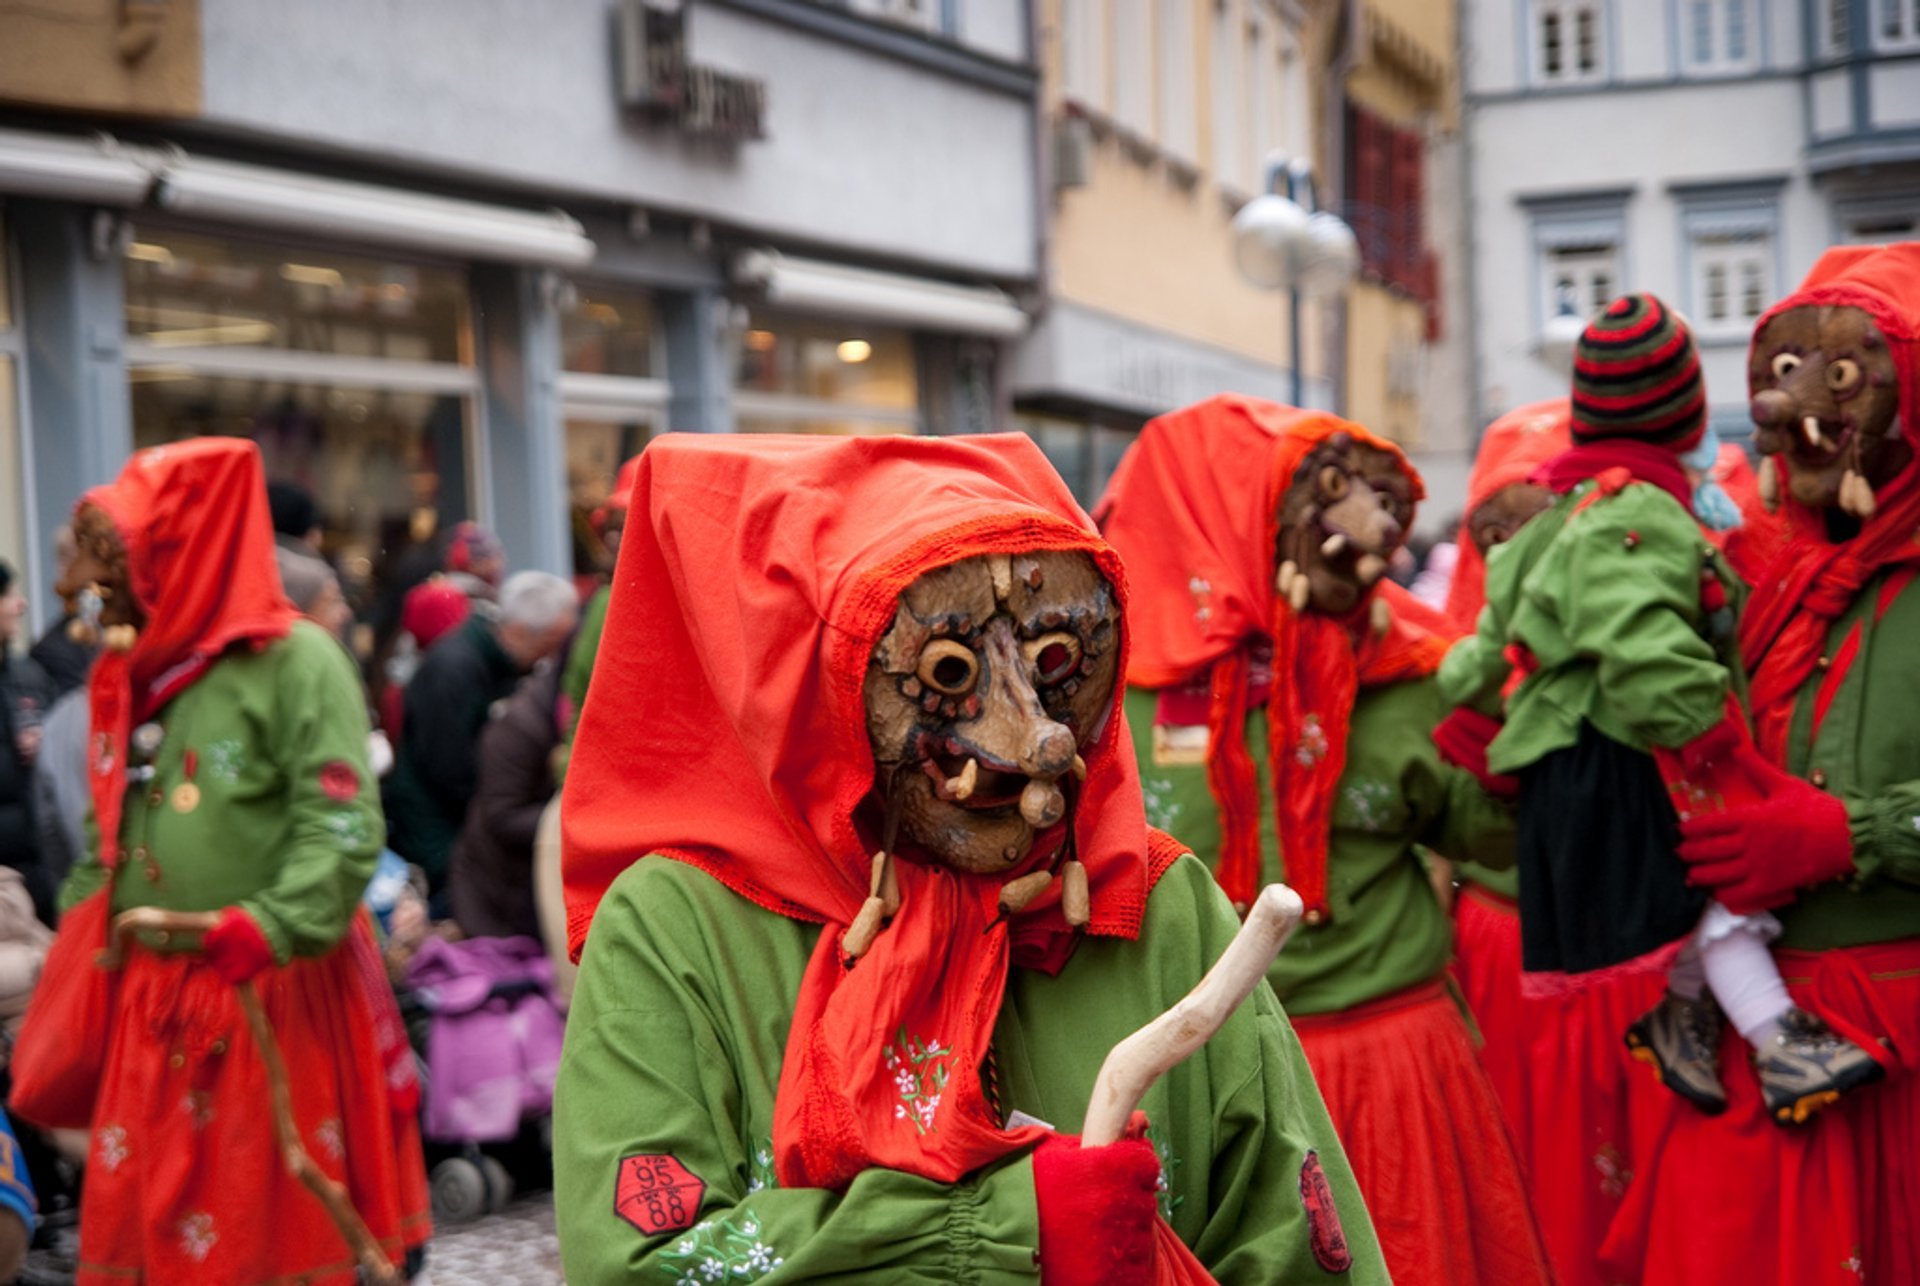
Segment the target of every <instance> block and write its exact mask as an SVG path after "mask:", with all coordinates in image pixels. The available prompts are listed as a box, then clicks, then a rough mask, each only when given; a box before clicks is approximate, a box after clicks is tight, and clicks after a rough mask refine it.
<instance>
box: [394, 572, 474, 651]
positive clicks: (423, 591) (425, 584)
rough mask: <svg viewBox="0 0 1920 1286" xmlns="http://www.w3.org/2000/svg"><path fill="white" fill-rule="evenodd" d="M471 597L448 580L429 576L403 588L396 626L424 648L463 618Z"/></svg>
mask: <svg viewBox="0 0 1920 1286" xmlns="http://www.w3.org/2000/svg"><path fill="white" fill-rule="evenodd" d="M472 611H473V600H472V599H470V598H468V597H467V595H466V591H465V590H462V589H461V588H460V587H459V586H458V585H455V584H454V583H453V582H452V581H448V580H443V579H441V578H440V577H438V576H432V577H429V578H427V579H426V580H423V581H421V582H420V583H419V584H418V585H415V586H414V587H413V588H412V589H410V590H408V591H407V596H406V597H405V598H404V599H402V600H401V601H400V628H401V629H403V630H405V631H406V632H407V633H409V634H411V635H413V641H414V642H415V643H417V644H419V646H420V649H421V650H422V651H425V650H426V649H427V648H430V647H432V646H433V645H434V644H435V643H437V642H439V640H440V636H441V635H443V634H445V633H446V632H447V631H448V630H450V629H452V628H453V627H454V626H456V625H458V624H460V622H462V621H464V620H466V619H467V615H468V613H470V612H472Z"/></svg>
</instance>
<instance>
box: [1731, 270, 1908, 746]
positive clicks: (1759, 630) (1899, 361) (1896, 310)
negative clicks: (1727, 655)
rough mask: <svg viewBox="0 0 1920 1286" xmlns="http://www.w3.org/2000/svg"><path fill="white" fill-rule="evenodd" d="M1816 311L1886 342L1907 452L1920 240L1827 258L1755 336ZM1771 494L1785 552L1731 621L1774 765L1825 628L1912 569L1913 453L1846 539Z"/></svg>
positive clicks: (1820, 516)
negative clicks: (1851, 314) (1873, 329)
mask: <svg viewBox="0 0 1920 1286" xmlns="http://www.w3.org/2000/svg"><path fill="white" fill-rule="evenodd" d="M1819 306H1825V307H1833V306H1845V307H1851V308H1859V309H1863V310H1865V311H1866V312H1867V313H1868V314H1869V315H1870V316H1871V317H1872V318H1873V320H1874V322H1875V323H1876V324H1877V325H1878V326H1879V327H1880V331H1881V333H1882V334H1884V335H1885V336H1886V337H1887V341H1888V345H1889V348H1890V351H1891V352H1892V355H1893V364H1894V370H1895V371H1896V372H1897V376H1898V379H1899V384H1900V421H1899V422H1900V424H1901V426H1902V427H1901V429H1900V431H1901V432H1902V433H1904V434H1906V435H1907V438H1908V442H1909V445H1912V444H1913V434H1914V432H1915V430H1916V429H1920V242H1914V241H1907V242H1901V243H1900V244H1898V245H1891V246H1840V247H1836V248H1835V249H1832V250H1829V251H1827V252H1826V253H1825V254H1824V255H1821V256H1820V261H1819V262H1818V263H1816V264H1814V265H1813V271H1812V272H1810V273H1808V274H1807V279H1806V280H1805V281H1803V282H1801V283H1800V289H1798V290H1796V291H1795V292H1794V293H1793V294H1791V295H1789V296H1787V297H1786V298H1785V299H1783V300H1781V301H1780V302H1779V303H1777V304H1775V305H1774V306H1773V307H1772V308H1771V309H1769V310H1768V311H1767V314H1766V316H1764V317H1762V318H1761V319H1760V322H1759V325H1758V326H1756V327H1755V328H1754V334H1755V335H1758V334H1759V333H1760V331H1761V329H1762V328H1764V327H1765V326H1766V324H1767V323H1768V322H1769V321H1770V320H1772V319H1773V317H1774V316H1776V315H1777V314H1779V313H1781V312H1783V311H1785V310H1786V309H1789V308H1805V307H1819ZM1780 490H1781V496H1780V505H1781V514H1780V516H1781V518H1782V520H1783V523H1784V527H1785V535H1786V540H1787V543H1786V547H1785V548H1784V549H1783V550H1782V551H1781V552H1780V553H1778V554H1777V555H1776V556H1775V557H1774V558H1773V559H1772V561H1771V562H1770V563H1769V564H1768V566H1767V570H1766V571H1765V572H1763V573H1762V574H1761V575H1760V577H1759V578H1758V580H1757V581H1756V583H1755V585H1754V590H1753V597H1752V598H1751V599H1749V600H1748V602H1747V607H1746V613H1745V615H1744V616H1743V617H1742V618H1741V621H1740V652H1741V657H1742V659H1743V660H1744V661H1745V662H1746V664H1747V668H1748V671H1749V673H1751V675H1752V676H1753V682H1752V686H1751V689H1750V694H1749V699H1750V700H1751V702H1752V705H1753V718H1754V734H1755V737H1756V739H1757V740H1758V741H1759V743H1760V748H1761V749H1762V750H1763V751H1764V752H1765V753H1766V754H1767V755H1768V756H1769V757H1770V758H1772V759H1773V760H1774V761H1775V762H1776V763H1783V762H1785V760H1786V752H1787V731H1788V726H1789V725H1790V724H1791V723H1792V721H1793V707H1794V697H1795V695H1796V694H1797V693H1798V692H1799V691H1800V685H1801V684H1803V683H1805V682H1806V680H1807V676H1808V675H1809V674H1811V673H1812V672H1813V667H1814V664H1815V663H1816V661H1817V660H1818V659H1819V656H1820V651H1821V648H1822V647H1823V646H1824V644H1825V642H1826V636H1827V629H1828V627H1829V626H1831V625H1832V623H1833V621H1834V619H1835V618H1837V617H1838V616H1839V615H1840V614H1841V613H1842V612H1844V611H1846V610H1847V607H1848V605H1850V604H1851V603H1852V602H1853V600H1854V597H1855V596H1856V595H1857V594H1858V593H1859V592H1860V587H1861V586H1863V585H1865V584H1866V583H1867V581H1869V580H1870V579H1872V578H1873V577H1874V576H1875V575H1877V574H1878V573H1879V572H1881V571H1882V570H1884V569H1886V568H1888V567H1894V566H1905V567H1915V568H1920V538H1917V537H1916V535H1915V532H1916V529H1917V528H1920V452H1916V455H1915V458H1914V459H1913V460H1912V461H1911V462H1909V463H1908V465H1907V467H1906V468H1905V469H1902V470H1901V471H1900V473H1899V475H1898V476H1896V477H1895V478H1894V479H1893V480H1892V481H1891V482H1889V483H1887V484H1886V485H1885V486H1884V487H1881V488H1880V489H1879V490H1878V491H1876V492H1875V493H1874V499H1875V501H1876V502H1877V503H1876V508H1875V512H1874V516H1873V517H1872V518H1870V519H1868V520H1867V521H1866V522H1865V523H1864V524H1862V525H1861V528H1860V532H1859V534H1858V535H1856V536H1854V537H1853V538H1852V539H1851V540H1843V541H1838V542H1836V541H1833V540H1830V539H1828V537H1827V527H1826V521H1825V511H1824V510H1819V509H1813V508H1810V507H1809V506H1807V505H1803V504H1801V503H1800V502H1798V501H1796V500H1795V499H1793V497H1792V495H1791V494H1790V493H1789V492H1788V489H1787V488H1786V487H1785V486H1782V487H1781V489H1780Z"/></svg>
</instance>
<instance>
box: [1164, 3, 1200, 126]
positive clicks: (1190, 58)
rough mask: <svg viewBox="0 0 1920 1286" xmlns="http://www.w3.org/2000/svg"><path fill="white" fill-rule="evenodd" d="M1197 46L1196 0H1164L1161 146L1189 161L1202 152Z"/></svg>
mask: <svg viewBox="0 0 1920 1286" xmlns="http://www.w3.org/2000/svg"><path fill="white" fill-rule="evenodd" d="M1193 45H1194V41H1193V0H1160V39H1159V41H1158V42H1157V48H1156V54H1157V56H1158V57H1159V60H1160V76H1159V82H1160V146H1161V148H1162V149H1163V150H1164V151H1165V152H1166V153H1167V154H1168V155H1169V156H1172V157H1174V158H1175V159H1177V160H1180V161H1184V162H1187V163H1188V164H1192V163H1193V162H1195V161H1197V160H1198V159H1199V151H1200V144H1199V139H1198V137H1197V136H1198V133H1199V120H1198V115H1199V113H1198V110H1197V107H1196V104H1195V102H1194V93H1195V90H1194V84H1195V81H1194V74H1193V73H1194V67H1193V64H1194V49H1193Z"/></svg>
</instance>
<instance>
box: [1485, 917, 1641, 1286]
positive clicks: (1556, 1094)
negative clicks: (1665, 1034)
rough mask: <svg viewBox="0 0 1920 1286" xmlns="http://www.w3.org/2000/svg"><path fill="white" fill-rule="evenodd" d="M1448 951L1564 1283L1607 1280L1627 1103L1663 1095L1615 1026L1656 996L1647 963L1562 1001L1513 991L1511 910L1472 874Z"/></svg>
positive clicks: (1628, 1173)
mask: <svg viewBox="0 0 1920 1286" xmlns="http://www.w3.org/2000/svg"><path fill="white" fill-rule="evenodd" d="M1457 907H1458V911H1457V916H1458V925H1457V928H1458V932H1457V934H1456V951H1457V953H1458V958H1457V959H1456V960H1455V962H1454V971H1455V975H1456V976H1457V977H1458V978H1459V980H1460V987H1461V990H1462V991H1463V992H1464V993H1465V994H1466V997H1467V1003H1468V1004H1469V1005H1470V1006H1471V1007H1472V1009H1473V1014H1474V1019H1475V1021H1477V1022H1478V1023H1479V1025H1480V1034H1481V1036H1482V1037H1483V1038H1484V1040H1485V1043H1484V1045H1483V1046H1482V1048H1481V1050H1480V1060H1481V1062H1482V1063H1483V1064H1484V1065H1485V1066H1486V1068H1487V1078H1488V1079H1489V1080H1491V1081H1492V1082H1493V1087H1494V1092H1495V1093H1496V1094H1497V1095H1498V1096H1499V1099H1500V1105H1501V1107H1502V1108H1503V1109H1505V1111H1506V1114H1507V1121H1508V1123H1509V1124H1510V1125H1512V1127H1513V1134H1514V1144H1515V1147H1516V1149H1517V1150H1518V1152H1519V1154H1520V1161H1521V1167H1522V1169H1523V1170H1524V1172H1525V1173H1526V1175H1527V1177H1528V1179H1529V1180H1530V1181H1531V1182H1530V1185H1529V1186H1530V1187H1531V1189H1532V1191H1533V1208H1534V1213H1535V1214H1537V1215H1538V1216H1539V1219H1540V1233H1541V1236H1542V1237H1544V1238H1545V1240H1546V1243H1547V1251H1548V1254H1549V1255H1551V1256H1552V1259H1553V1266H1554V1270H1555V1271H1556V1272H1557V1273H1558V1274H1559V1276H1560V1280H1561V1282H1562V1283H1564V1284H1565V1286H1610V1284H1611V1283H1613V1282H1616V1281H1618V1280H1619V1279H1618V1278H1617V1277H1615V1276H1612V1275H1609V1274H1606V1273H1603V1272H1602V1271H1601V1268H1600V1248H1601V1245H1602V1244H1603V1243H1604V1242H1605V1241H1606V1238H1607V1232H1608V1229H1609V1228H1610V1227H1611V1225H1612V1223H1613V1219H1614V1216H1615V1214H1616V1213H1617V1212H1618V1211H1619V1209H1620V1203H1621V1199H1622V1197H1623V1196H1624V1195H1625V1192H1626V1188H1627V1183H1628V1181H1629V1180H1630V1179H1631V1178H1632V1169H1633V1158H1632V1151H1631V1142H1632V1138H1631V1135H1632V1130H1631V1122H1632V1119H1633V1118H1632V1111H1631V1105H1632V1103H1633V1102H1634V1101H1635V1100H1636V1099H1637V1098H1638V1097H1639V1096H1642V1095H1657V1096H1661V1097H1665V1098H1672V1097H1673V1095H1672V1093H1671V1092H1670V1091H1669V1090H1667V1089H1665V1088H1663V1087H1661V1086H1660V1085H1659V1083H1658V1082H1657V1081H1655V1080H1654V1078H1653V1076H1652V1075H1651V1074H1650V1073H1649V1072H1648V1071H1647V1069H1646V1068H1645V1067H1644V1066H1641V1065H1638V1064H1636V1063H1634V1062H1633V1060H1632V1059H1631V1058H1630V1057H1629V1056H1628V1054H1627V1050H1626V1046H1625V1045H1624V1044H1623V1043H1622V1039H1621V1038H1622V1037H1623V1036H1624V1034H1625V1033H1626V1030H1627V1027H1628V1025H1629V1024H1630V1023H1632V1022H1633V1020H1634V1019H1636V1018H1638V1017H1639V1016H1640V1015H1641V1014H1643V1013H1645V1012H1646V1011H1647V1010H1648V1009H1650V1008H1652V1007H1653V1005H1654V1004H1655V1002H1657V1001H1658V1000H1659V999H1660V993H1661V991H1662V990H1663V987H1664V983H1663V981H1662V979H1661V978H1660V977H1659V976H1658V975H1654V974H1626V975H1622V976H1620V977H1618V978H1615V979H1612V980H1609V981H1605V982H1598V983H1594V984H1592V985H1589V986H1587V987H1584V988H1582V989H1581V990H1580V991H1578V992H1576V993H1574V994H1572V995H1570V996H1568V997H1566V998H1564V999H1559V1000H1551V1001H1549V1000H1528V999H1523V998H1522V997H1521V994H1520V913H1519V908H1518V907H1517V906H1515V905H1514V904H1513V903H1511V902H1508V901H1507V900H1506V899H1504V898H1502V897H1500V896H1499V895H1498V894H1496V893H1490V892H1488V891H1486V890H1484V889H1480V888H1477V887H1476V886H1474V885H1471V884H1469V885H1467V886H1465V887H1464V888H1463V889H1462V890H1461V893H1460V899H1459V901H1458V903H1457Z"/></svg>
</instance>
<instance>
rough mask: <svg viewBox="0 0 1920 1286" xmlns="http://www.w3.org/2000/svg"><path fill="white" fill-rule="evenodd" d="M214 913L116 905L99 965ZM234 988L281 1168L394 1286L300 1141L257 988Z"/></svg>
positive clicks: (380, 1255)
mask: <svg viewBox="0 0 1920 1286" xmlns="http://www.w3.org/2000/svg"><path fill="white" fill-rule="evenodd" d="M219 918H220V913H219V912H217V911H163V910H161V909H160V908H158V907H135V908H134V909H133V910H131V911H122V912H121V913H120V914H119V915H117V916H115V917H114V918H113V933H112V935H111V936H110V937H109V938H108V941H107V949H106V950H105V951H103V952H101V953H100V957H99V963H100V967H101V968H103V969H118V968H119V967H120V965H121V963H122V962H123V961H124V960H125V959H126V946H127V941H128V940H129V939H130V938H131V937H132V936H133V935H134V934H136V933H138V932H140V931H141V930H150V931H152V932H155V933H166V934H172V933H205V932H206V931H207V930H208V929H211V928H212V927H213V926H214V922H215V921H216V920H218V919H219ZM235 990H236V991H237V992H238V994H239V999H240V1011H241V1012H242V1013H244V1014H245V1015H246V1016H247V1027H248V1028H249V1030H251V1031H252V1032H253V1041H254V1044H256V1045H258V1046H259V1047H260V1058H261V1060H262V1061H263V1062H265V1063H266V1065H267V1089H268V1092H269V1094H270V1095H271V1096H272V1099H273V1134H274V1139H275V1141H276V1142H277V1143H278V1144H279V1145H280V1156H281V1158H282V1159H283V1160H284V1161H285V1162H286V1164H287V1173H289V1174H291V1175H292V1176H293V1177H294V1178H296V1179H298V1180H299V1181H300V1182H301V1183H302V1184H303V1185H305V1186H306V1188H307V1190H308V1191H309V1192H311V1193H313V1195H314V1196H316V1197H318V1198H319V1199H320V1204H321V1205H323V1206H325V1207H326V1209H327V1214H328V1216H329V1217H330V1218H332V1220H333V1226H334V1227H335V1228H337V1229H339V1230H340V1235H341V1236H342V1237H343V1238H345V1239H346V1242H347V1245H349V1246H351V1247H352V1248H353V1253H354V1257H355V1258H356V1259H358V1260H359V1261H360V1268H361V1270H362V1272H364V1273H365V1274H366V1280H367V1281H369V1282H372V1283H375V1284H376V1286H399V1283H400V1270H399V1269H397V1268H395V1267H394V1266H393V1261H392V1260H390V1259H388V1258H387V1256H386V1253H385V1252H384V1251H382V1250H381V1249H380V1243H379V1242H378V1241H376V1240H374V1236H373V1233H372V1232H371V1231H369V1230H368V1228H367V1225H366V1221H365V1220H363V1219H362V1218H361V1217H360V1212H359V1211H357V1210H355V1209H354V1208H353V1201H352V1199H351V1198H350V1197H349V1196H348V1195H347V1189H346V1187H345V1186H344V1185H343V1184H341V1183H339V1182H338V1181H336V1180H334V1179H332V1178H330V1177H328V1175H327V1173H326V1172H325V1171H324V1170H322V1169H321V1168H320V1167H319V1166H317V1165H315V1164H314V1162H313V1158H312V1157H311V1156H309V1155H307V1150H306V1148H305V1147H303V1146H301V1143H300V1130H299V1127H298V1126H297V1125H296V1124H295V1123H294V1119H293V1091H292V1089H291V1088H290V1086H289V1084H288V1081H287V1064H286V1061H285V1060H284V1059H282V1058H281V1057H280V1043H279V1042H278V1041H276V1040H275V1039H274V1037H273V1024H272V1023H270V1022H268V1021H267V1011H266V1009H265V1007H264V1006H262V1005H261V1003H260V994H259V993H258V992H256V991H255V990H254V989H253V984H252V983H251V982H244V983H241V984H240V985H239V986H238V987H237V988H235Z"/></svg>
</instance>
